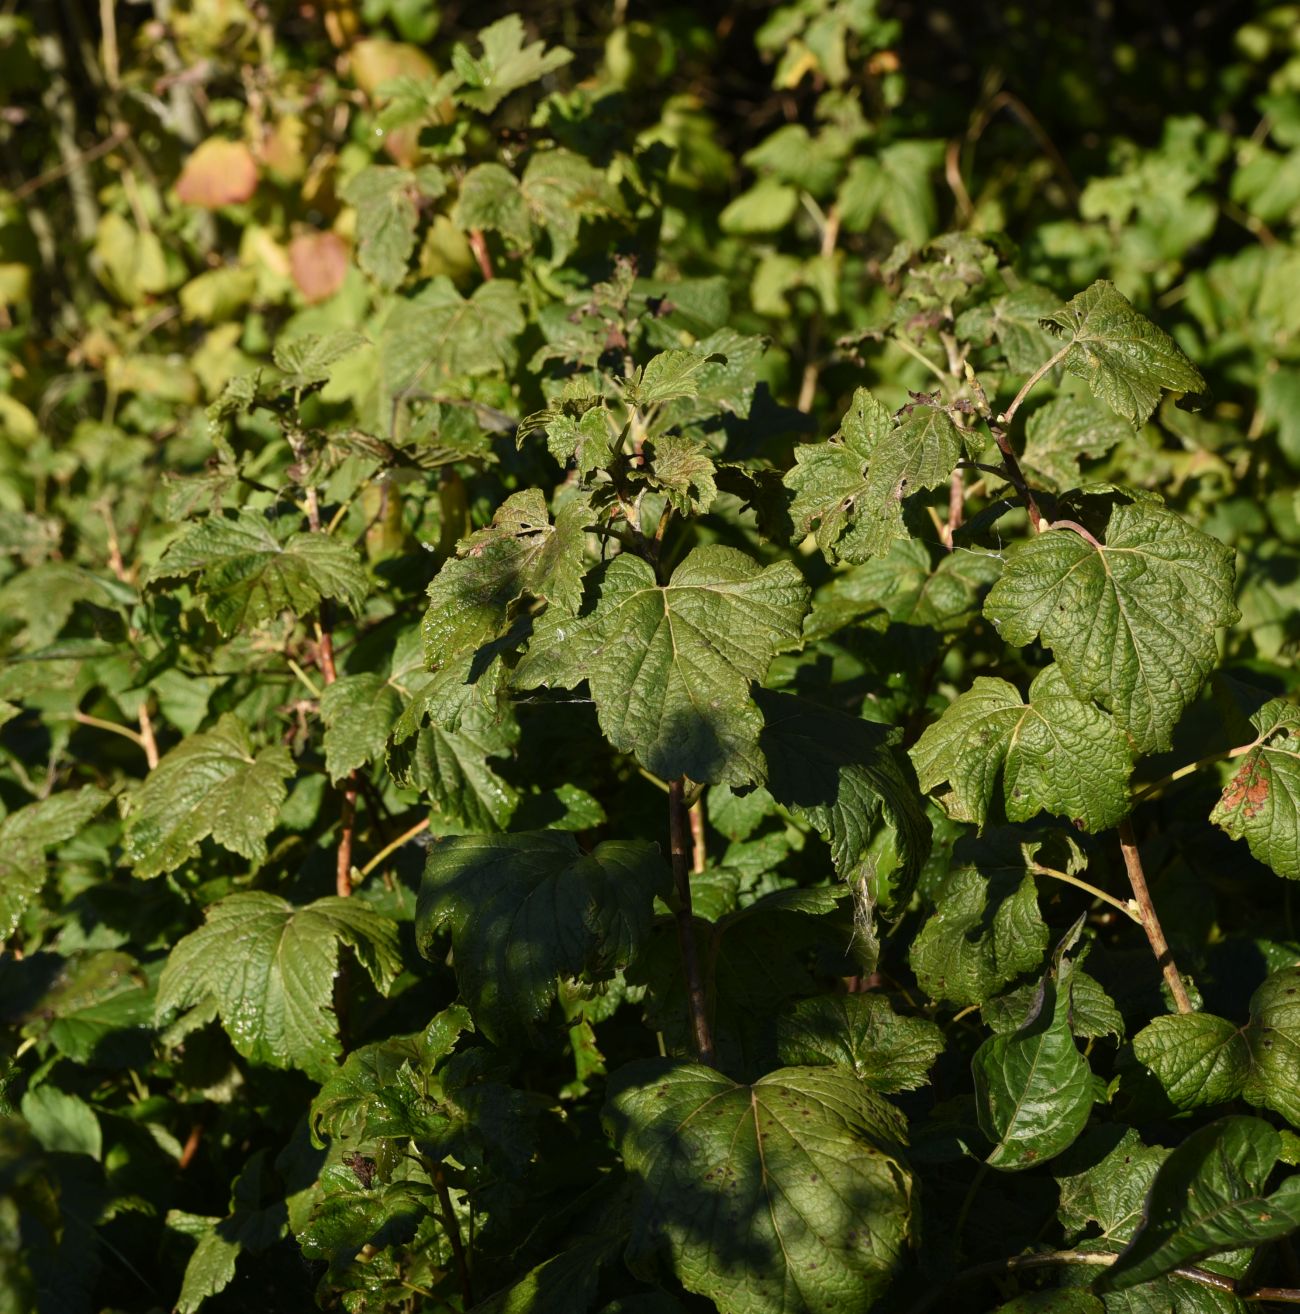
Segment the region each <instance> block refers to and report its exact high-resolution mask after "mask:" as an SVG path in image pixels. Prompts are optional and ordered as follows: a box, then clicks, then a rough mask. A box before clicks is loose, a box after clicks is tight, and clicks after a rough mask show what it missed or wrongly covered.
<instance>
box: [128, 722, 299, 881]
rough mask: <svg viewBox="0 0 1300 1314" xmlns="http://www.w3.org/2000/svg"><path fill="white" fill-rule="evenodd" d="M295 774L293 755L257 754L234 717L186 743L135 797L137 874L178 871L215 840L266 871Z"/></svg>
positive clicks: (132, 820)
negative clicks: (269, 842) (204, 844)
mask: <svg viewBox="0 0 1300 1314" xmlns="http://www.w3.org/2000/svg"><path fill="white" fill-rule="evenodd" d="M293 774H294V765H293V758H292V757H291V756H290V755H289V750H288V749H287V748H285V747H284V746H283V745H281V744H276V745H274V746H273V747H271V748H264V749H262V750H261V752H259V753H257V754H254V752H253V746H252V742H251V740H250V739H249V737H248V731H247V729H246V728H245V727H244V723H243V722H242V721H241V720H240V719H239V718H238V717H237V716H235V715H233V714H232V713H229V712H228V713H227V714H226V715H225V716H223V717H222V718H221V719H220V720H219V721H218V722H217V724H216V725H215V726H213V727H212V729H211V730H208V731H205V732H204V733H203V734H197V735H190V736H189V737H188V738H187V739H183V740H182V741H181V742H180V743H179V744H177V746H176V747H175V748H173V749H172V750H171V751H170V752H169V753H167V754H166V755H165V756H164V757H163V759H162V761H160V762H159V763H158V765H157V766H156V767H155V768H154V769H153V770H152V771H151V772H150V773H149V777H148V779H147V780H146V781H145V782H144V784H143V785H141V786H140V788H139V789H138V790H137V791H136V792H135V793H134V794H132V795H130V796H129V803H128V811H127V814H126V833H125V835H124V837H123V850H124V852H125V854H126V857H127V858H128V859H129V861H130V862H131V863H132V865H133V867H134V869H135V874H136V875H137V876H140V877H150V876H159V875H161V874H162V873H163V872H168V871H175V870H176V868H177V867H179V866H180V865H181V864H182V863H184V862H187V861H189V859H190V858H192V857H193V856H194V855H195V854H196V853H197V852H198V849H199V844H200V842H201V841H203V840H204V839H206V838H207V837H208V836H209V835H211V836H212V838H213V839H214V840H215V841H216V842H217V843H218V844H220V845H221V847H222V848H224V849H229V850H230V851H231V852H232V853H238V854H239V855H240V856H241V857H244V858H247V859H248V860H249V861H250V862H252V863H253V864H254V865H255V866H260V865H261V864H262V863H263V862H265V861H266V837H267V835H269V834H270V833H271V831H272V830H274V829H275V825H276V822H277V821H278V820H279V817H280V807H281V805H282V804H283V803H284V800H285V798H286V796H287V794H288V791H287V789H286V788H285V783H284V782H285V781H286V780H287V779H289V778H290V777H291V776H292V775H293Z"/></svg>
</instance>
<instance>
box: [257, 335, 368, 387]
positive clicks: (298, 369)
mask: <svg viewBox="0 0 1300 1314" xmlns="http://www.w3.org/2000/svg"><path fill="white" fill-rule="evenodd" d="M365 344H366V338H365V335H364V334H361V333H357V332H355V331H354V330H351V329H342V330H340V331H338V332H337V333H326V334H324V335H323V336H322V335H321V334H318V333H304V334H303V335H302V336H301V337H296V338H290V339H288V340H285V339H284V338H281V339H280V340H279V341H277V342H276V344H275V350H274V352H273V353H272V354H273V357H274V359H275V365H276V368H277V369H280V370H283V371H284V381H283V382H284V386H285V387H286V388H309V387H311V386H312V385H313V384H316V383H324V382H325V381H326V380H327V379H328V378H329V377H330V371H331V370H332V369H333V367H334V366H335V365H337V364H338V362H339V361H341V360H342V359H343V358H344V357H345V356H350V355H351V354H352V353H353V352H354V351H356V350H357V349H358V348H360V347H363V346H365Z"/></svg>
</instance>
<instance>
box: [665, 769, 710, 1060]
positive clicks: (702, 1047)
mask: <svg viewBox="0 0 1300 1314" xmlns="http://www.w3.org/2000/svg"><path fill="white" fill-rule="evenodd" d="M668 849H669V853H670V854H671V856H672V864H673V882H674V884H675V885H676V888H677V939H678V942H679V943H680V945H681V950H682V964H683V966H684V967H685V969H686V992H687V998H688V1000H689V1003H690V1010H691V1027H692V1030H693V1032H694V1035H695V1050H696V1053H697V1054H698V1055H699V1059H700V1062H701V1063H706V1064H708V1065H709V1067H714V1066H716V1055H715V1053H714V1049H713V1034H712V1032H711V1030H710V1028H709V1007H708V1000H707V998H706V997H705V994H704V980H703V978H702V977H701V976H700V961H699V956H698V955H697V954H696V952H695V918H694V916H693V915H692V913H691V823H690V811H689V807H688V805H687V802H686V785H685V782H684V781H682V780H680V779H678V780H673V781H671V782H670V783H669V785H668Z"/></svg>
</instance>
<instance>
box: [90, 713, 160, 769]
mask: <svg viewBox="0 0 1300 1314" xmlns="http://www.w3.org/2000/svg"><path fill="white" fill-rule="evenodd" d="M72 719H73V720H74V721H76V722H77V724H78V725H88V726H93V727H94V728H95V729H96V730H107V731H108V732H109V734H114V735H121V736H122V738H123V739H129V740H130V741H131V742H132V743H133V744H134V745H135V746H136V747H137V748H139V749H141V750H142V751H143V752H144V753H145V755H146V757H147V756H148V749H146V748H145V746H144V736H143V735H142V734H140V733H139V731H137V730H132V729H131V727H130V726H127V725H118V723H117V722H116V721H105V720H103V719H102V718H100V717H98V716H91V715H90V714H89V713H88V712H80V711H78V712H73V714H72ZM156 751H157V750H155V752H156ZM150 765H151V766H152V765H153V764H152V763H150Z"/></svg>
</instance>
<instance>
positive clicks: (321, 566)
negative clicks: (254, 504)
mask: <svg viewBox="0 0 1300 1314" xmlns="http://www.w3.org/2000/svg"><path fill="white" fill-rule="evenodd" d="M191 575H197V576H198V577H199V578H198V581H197V584H196V587H197V590H198V593H199V599H200V601H201V603H202V605H203V614H204V615H205V616H207V617H209V618H210V619H211V620H214V621H216V623H217V627H218V628H219V629H220V630H221V632H222V634H225V635H231V634H235V633H236V632H237V631H239V630H240V629H243V628H244V627H246V626H256V625H260V624H262V623H263V622H265V621H269V620H273V619H274V618H275V617H276V616H278V615H279V614H280V613H281V612H282V611H291V612H293V613H294V615H295V616H302V615H305V614H306V613H307V612H310V611H314V610H315V609H316V608H317V607H318V606H319V605H320V601H321V599H322V598H336V599H338V601H340V602H342V603H343V604H344V606H346V607H348V608H349V609H350V610H351V611H358V610H359V609H360V607H361V604H362V603H363V602H364V601H365V598H366V594H367V593H368V592H369V590H370V583H369V581H368V580H367V578H366V572H365V568H364V567H363V566H362V564H361V558H360V557H359V556H358V555H357V552H356V549H355V548H353V547H352V546H350V545H349V544H347V543H343V542H340V541H339V540H338V539H336V538H331V537H330V536H329V535H328V534H313V533H303V532H296V531H295V530H294V528H293V524H292V519H290V520H284V521H279V520H276V521H272V520H268V519H267V518H266V517H265V516H263V515H261V514H260V513H258V512H256V511H248V510H244V511H241V512H240V513H239V517H238V519H235V520H228V519H226V518H225V517H223V516H209V517H208V518H207V519H206V520H202V521H200V522H199V523H198V524H196V525H193V526H191V527H190V528H189V529H187V530H186V531H185V533H183V534H182V535H181V536H180V537H179V538H178V539H176V540H174V541H173V542H172V543H170V544H169V545H168V547H167V550H166V551H165V552H164V553H163V554H162V557H161V559H160V560H159V561H158V564H157V565H156V566H154V567H153V568H152V570H150V572H149V581H150V583H154V582H156V581H158V580H163V579H184V578H187V577H189V576H191Z"/></svg>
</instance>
